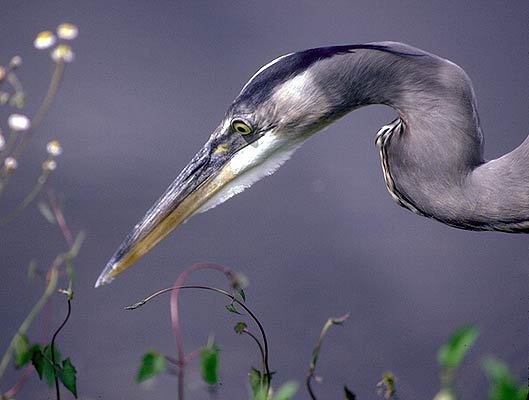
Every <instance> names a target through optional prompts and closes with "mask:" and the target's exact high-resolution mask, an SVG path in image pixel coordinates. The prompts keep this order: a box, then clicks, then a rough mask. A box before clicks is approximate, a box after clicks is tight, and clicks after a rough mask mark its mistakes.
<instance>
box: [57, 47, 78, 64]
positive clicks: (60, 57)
mask: <svg viewBox="0 0 529 400" xmlns="http://www.w3.org/2000/svg"><path fill="white" fill-rule="evenodd" d="M51 59H52V60H53V61H55V62H60V61H62V62H67V63H69V62H72V61H73V59H74V53H73V51H72V48H71V47H70V46H68V45H67V44H60V45H58V46H57V47H55V48H54V49H53V51H52V52H51Z"/></svg>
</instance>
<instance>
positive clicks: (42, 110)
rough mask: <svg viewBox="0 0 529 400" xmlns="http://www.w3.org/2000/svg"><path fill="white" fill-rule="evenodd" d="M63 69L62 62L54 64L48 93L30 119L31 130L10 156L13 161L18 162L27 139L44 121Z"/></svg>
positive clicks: (57, 88) (25, 134)
mask: <svg viewBox="0 0 529 400" xmlns="http://www.w3.org/2000/svg"><path fill="white" fill-rule="evenodd" d="M64 67H65V63H64V61H59V62H57V63H56V64H55V69H54V70H53V75H52V77H51V81H50V85H49V86H48V91H47V92H46V96H44V99H43V100H42V103H41V104H40V107H39V109H38V110H37V112H36V113H35V116H34V117H33V118H32V121H31V128H30V129H29V130H28V131H27V132H25V133H24V136H22V139H21V140H20V142H19V143H18V145H17V146H16V147H15V149H14V150H13V153H12V154H11V156H12V157H14V158H15V159H17V160H18V159H19V158H20V155H21V154H22V152H23V151H24V149H25V148H26V146H27V143H28V140H29V138H30V137H31V136H32V134H33V132H34V131H35V130H37V129H38V127H39V126H40V124H41V123H42V121H43V120H44V116H45V115H46V113H47V112H48V110H49V108H50V106H51V103H52V102H53V99H54V98H55V95H56V94H57V91H58V90H59V84H60V83H61V80H62V76H63V72H64Z"/></svg>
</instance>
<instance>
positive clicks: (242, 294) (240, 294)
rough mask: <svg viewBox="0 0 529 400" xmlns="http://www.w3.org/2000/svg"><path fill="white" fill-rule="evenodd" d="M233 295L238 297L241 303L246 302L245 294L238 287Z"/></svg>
mask: <svg viewBox="0 0 529 400" xmlns="http://www.w3.org/2000/svg"><path fill="white" fill-rule="evenodd" d="M235 294H236V295H238V297H240V299H241V300H242V301H243V302H246V293H244V289H243V288H241V287H238V288H236V289H235Z"/></svg>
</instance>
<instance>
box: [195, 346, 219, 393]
mask: <svg viewBox="0 0 529 400" xmlns="http://www.w3.org/2000/svg"><path fill="white" fill-rule="evenodd" d="M219 353H220V348H219V346H218V345H217V344H216V343H212V344H211V345H208V346H207V347H204V348H203V349H202V351H201V352H200V370H201V372H202V379H204V382H206V383H207V384H208V385H215V384H217V383H218V382H219Z"/></svg>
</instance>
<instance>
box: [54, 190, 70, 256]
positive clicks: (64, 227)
mask: <svg viewBox="0 0 529 400" xmlns="http://www.w3.org/2000/svg"><path fill="white" fill-rule="evenodd" d="M48 197H49V199H50V204H51V208H52V209H53V213H54V214H55V219H56V220H57V224H58V225H59V227H60V228H61V232H62V235H63V236H64V240H66V243H67V244H68V247H69V248H71V247H72V246H73V243H74V242H73V235H72V231H71V230H70V228H69V227H68V224H67V223H66V219H65V218H64V214H63V213H62V210H61V207H60V206H59V204H58V203H57V198H56V197H55V195H54V194H53V192H51V191H49V192H48Z"/></svg>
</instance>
